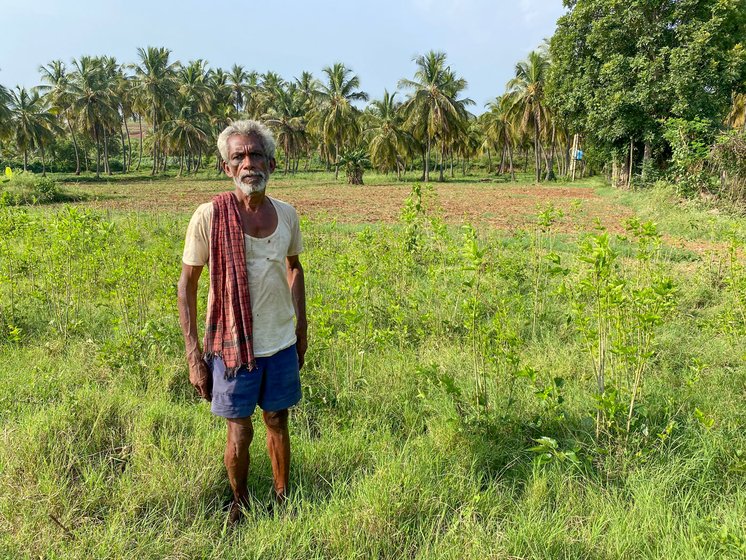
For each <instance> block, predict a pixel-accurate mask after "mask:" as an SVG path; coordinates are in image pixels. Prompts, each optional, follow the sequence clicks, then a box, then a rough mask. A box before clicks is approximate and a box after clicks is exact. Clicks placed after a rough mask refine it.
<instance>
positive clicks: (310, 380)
mask: <svg viewBox="0 0 746 560" xmlns="http://www.w3.org/2000/svg"><path fill="white" fill-rule="evenodd" d="M411 179H414V178H413V177H412V178H411ZM365 180H366V185H365V186H363V187H350V186H347V185H344V184H342V183H341V182H340V183H335V182H334V180H333V176H332V175H327V174H307V175H299V176H295V177H285V176H283V175H282V174H280V173H278V174H276V175H275V176H273V179H272V181H271V182H270V185H269V188H268V192H269V193H270V194H271V195H273V196H276V197H277V198H280V199H283V200H286V201H288V202H291V203H293V204H294V205H296V207H297V208H298V210H299V213H300V215H301V217H302V224H301V227H302V230H303V234H304V241H305V245H306V251H305V252H304V254H303V255H302V261H303V265H304V268H305V271H306V286H307V300H308V313H309V343H310V348H309V351H308V355H307V359H306V366H305V368H304V369H303V372H302V378H303V384H304V398H303V400H302V402H301V404H300V405H299V406H298V407H296V408H295V409H294V410H293V411H292V413H291V438H292V445H293V457H292V468H291V481H290V482H291V499H290V501H289V503H288V505H287V507H286V508H284V509H283V510H280V511H277V510H273V509H272V508H270V507H269V505H270V503H271V499H270V498H271V488H272V486H271V469H270V465H269V460H268V458H267V456H266V453H265V451H264V444H263V440H264V433H263V427H262V426H261V422H257V423H256V424H257V425H256V428H257V433H256V436H255V441H254V443H253V445H252V466H251V470H250V477H249V488H250V491H251V493H252V495H253V497H254V502H253V503H252V505H251V507H250V511H249V512H248V518H247V519H246V520H245V522H244V523H243V524H241V525H240V526H239V528H238V529H236V530H233V531H230V530H227V529H226V527H225V521H226V513H225V510H224V505H225V503H226V500H227V499H228V498H229V487H228V483H227V480H226V478H225V473H224V467H223V464H222V455H223V446H224V438H225V434H224V431H225V428H224V425H223V422H222V421H221V420H219V419H217V418H215V417H212V416H211V414H210V412H209V410H208V406H207V404H206V403H204V402H200V401H199V400H198V399H197V398H196V396H195V395H194V391H193V389H192V388H191V386H190V385H189V384H188V381H187V370H186V364H185V361H184V358H183V343H182V337H181V332H180V329H179V325H178V320H177V312H176V281H177V279H178V274H179V271H180V253H181V247H182V243H183V234H184V231H185V228H186V224H187V222H188V219H189V216H190V214H191V212H192V211H193V210H194V208H195V207H196V205H197V204H198V203H200V202H204V201H207V200H209V198H210V196H211V194H212V193H214V192H216V191H217V190H218V189H221V188H222V189H225V188H229V187H230V184H228V183H227V182H226V180H225V179H224V178H223V179H216V178H214V177H201V178H197V179H188V178H183V179H175V178H171V179H167V180H166V179H161V180H152V181H151V180H150V179H149V178H147V177H145V176H143V177H138V178H136V179H135V180H133V179H132V178H129V179H117V180H115V181H112V182H111V183H108V184H106V183H93V182H81V183H79V184H75V183H67V184H66V186H65V189H66V191H67V192H68V194H71V195H74V196H75V197H78V198H81V201H80V202H77V203H74V204H68V205H61V204H55V205H47V206H34V207H24V208H21V207H12V208H11V207H7V208H0V286H1V288H0V421H1V422H2V432H1V434H0V438H2V441H1V444H0V557H1V558H6V557H7V558H60V559H61V558H65V559H67V558H81V559H82V558H138V559H140V558H422V559H425V558H427V559H430V558H454V559H456V558H506V559H507V558H546V559H557V558H587V559H617V558H618V559H629V558H676V559H679V558H684V559H686V558H691V559H703V558H712V559H721V558H744V557H746V521H745V520H746V477H745V475H746V435H745V434H744V426H746V407H744V399H745V398H746V367H745V363H744V360H745V359H746V353H745V352H744V348H745V346H744V341H745V340H746V269H745V268H744V260H743V259H744V252H743V249H744V243H746V229H745V228H744V226H745V225H746V222H744V219H743V218H740V217H737V216H735V215H730V214H727V213H724V212H721V211H716V210H714V209H711V208H705V207H701V206H698V205H695V204H687V205H684V204H681V203H679V202H677V201H676V200H675V199H674V198H672V196H671V195H670V192H669V191H666V190H665V189H656V190H653V191H646V192H620V191H615V190H612V189H609V188H608V187H605V186H603V184H602V183H601V182H600V181H599V180H595V179H591V180H586V181H582V182H576V183H573V184H561V183H559V184H550V185H540V186H533V185H529V184H518V185H516V184H510V183H496V182H480V181H475V180H473V179H472V180H466V179H460V180H458V181H454V182H451V183H446V184H441V185H438V184H433V185H419V184H418V183H416V182H414V180H412V181H410V182H404V183H397V182H395V181H393V180H392V178H387V177H384V176H376V175H368V174H366V176H365ZM204 284H205V283H203V285H202V286H201V298H200V309H201V313H204V303H205V296H206V286H205V285H204ZM201 316H203V315H201ZM601 376H603V387H604V390H603V392H601V391H600V388H599V385H600V379H599V377H601Z"/></svg>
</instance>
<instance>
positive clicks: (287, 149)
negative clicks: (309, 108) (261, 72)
mask: <svg viewBox="0 0 746 560" xmlns="http://www.w3.org/2000/svg"><path fill="white" fill-rule="evenodd" d="M275 88H276V90H275V92H274V93H273V96H274V98H275V102H274V103H273V105H272V107H271V108H270V109H269V111H267V112H266V113H264V114H263V115H262V120H264V121H266V122H267V124H268V125H269V126H270V127H272V128H273V129H274V130H275V134H276V136H277V142H278V143H279V144H280V146H282V149H283V152H284V153H285V173H286V174H287V173H288V172H289V170H290V162H291V160H293V159H295V160H296V165H295V166H294V167H293V169H296V168H297V161H298V159H300V153H301V151H304V150H305V148H306V147H307V145H308V134H307V132H306V118H305V117H306V110H305V98H304V96H303V95H302V93H301V92H300V90H299V89H298V86H297V85H296V84H295V83H294V82H290V83H288V84H286V85H285V87H282V86H275Z"/></svg>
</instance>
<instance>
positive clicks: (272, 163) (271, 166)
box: [269, 158, 277, 173]
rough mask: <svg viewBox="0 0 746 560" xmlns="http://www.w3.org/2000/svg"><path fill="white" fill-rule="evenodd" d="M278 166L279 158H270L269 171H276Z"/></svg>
mask: <svg viewBox="0 0 746 560" xmlns="http://www.w3.org/2000/svg"><path fill="white" fill-rule="evenodd" d="M276 168H277V160H276V159H275V158H269V172H270V173H274V172H275V169H276Z"/></svg>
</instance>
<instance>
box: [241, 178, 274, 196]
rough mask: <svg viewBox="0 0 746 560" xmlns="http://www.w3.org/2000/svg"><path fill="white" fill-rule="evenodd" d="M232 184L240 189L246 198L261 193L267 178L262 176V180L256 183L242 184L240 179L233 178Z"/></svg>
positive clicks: (265, 186) (264, 188)
mask: <svg viewBox="0 0 746 560" xmlns="http://www.w3.org/2000/svg"><path fill="white" fill-rule="evenodd" d="M233 183H234V184H235V185H236V186H237V187H238V188H239V189H241V192H243V193H244V194H245V195H246V196H251V195H252V194H257V193H263V192H264V191H265V190H266V188H267V176H266V175H263V176H262V180H261V181H259V182H258V183H244V182H243V181H241V179H240V177H233Z"/></svg>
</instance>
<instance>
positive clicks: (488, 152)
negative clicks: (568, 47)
mask: <svg viewBox="0 0 746 560" xmlns="http://www.w3.org/2000/svg"><path fill="white" fill-rule="evenodd" d="M491 173H492V157H491V156H490V149H489V148H487V175H490V174H491Z"/></svg>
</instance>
